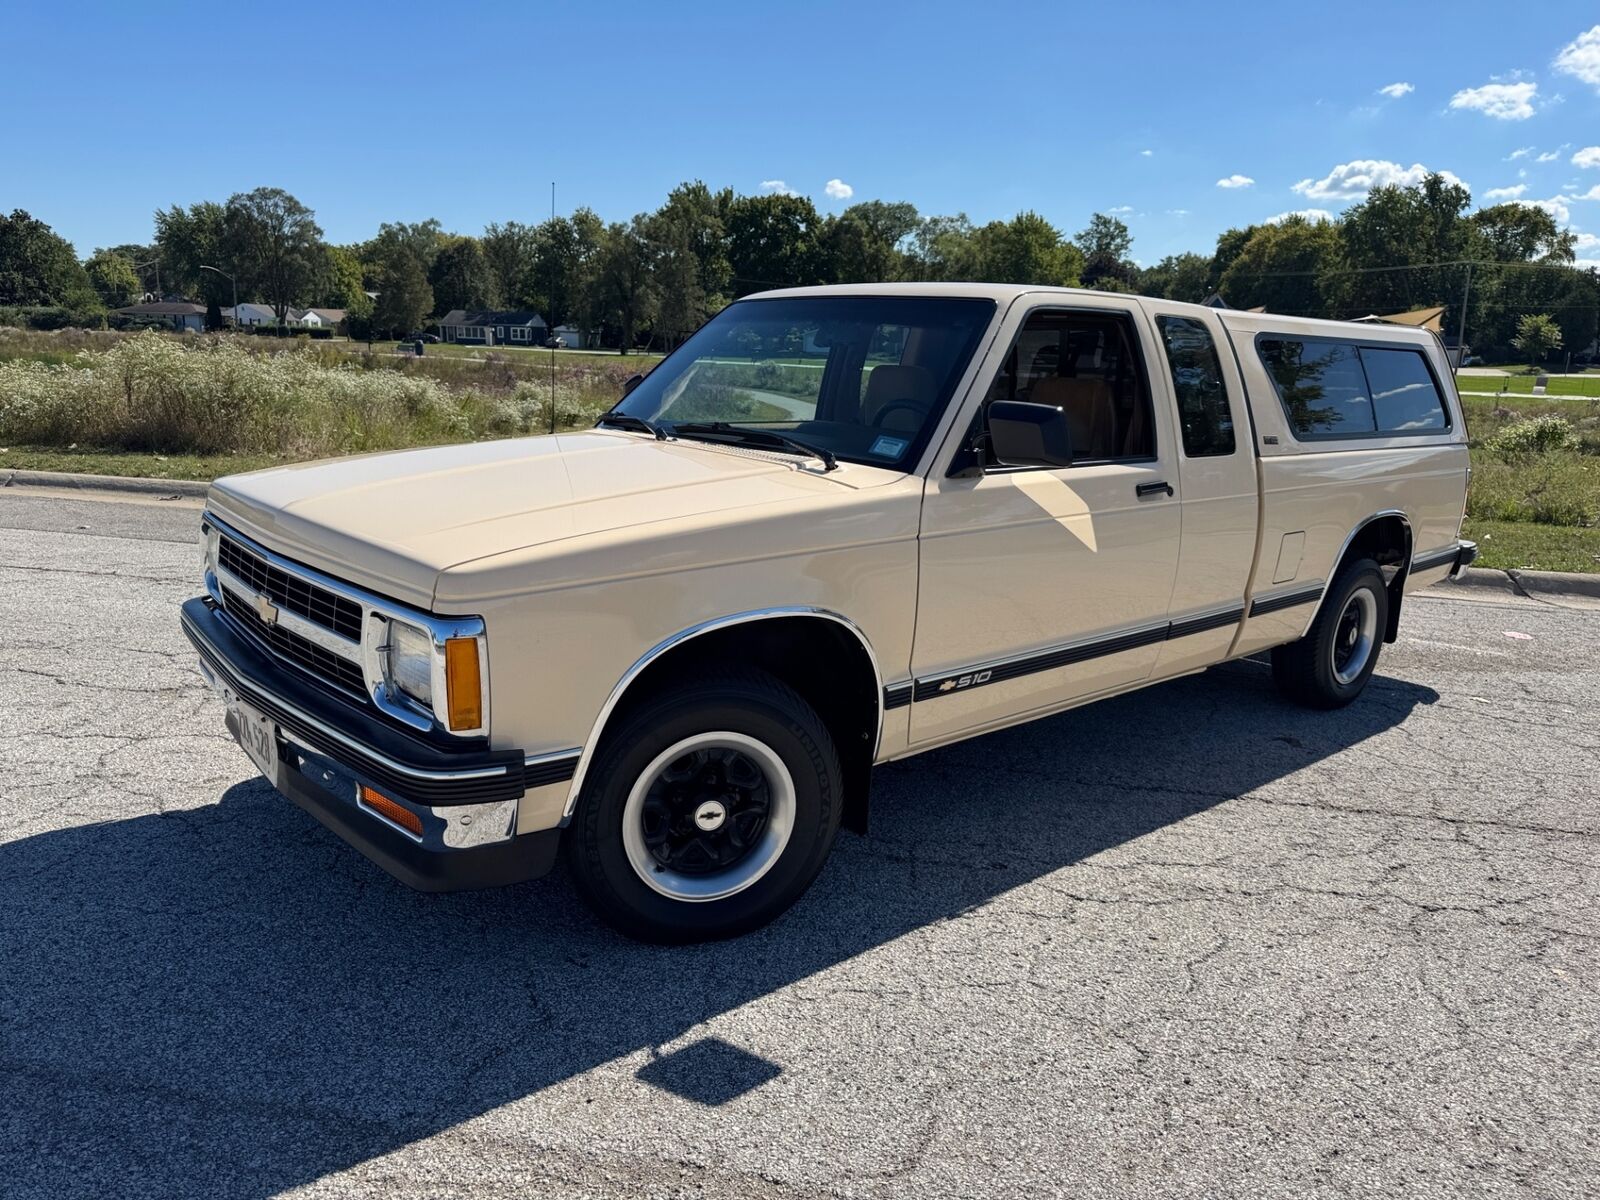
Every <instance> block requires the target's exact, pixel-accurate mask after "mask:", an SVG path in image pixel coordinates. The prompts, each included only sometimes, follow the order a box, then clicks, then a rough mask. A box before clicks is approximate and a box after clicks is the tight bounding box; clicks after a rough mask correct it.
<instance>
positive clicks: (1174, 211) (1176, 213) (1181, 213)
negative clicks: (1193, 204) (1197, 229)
mask: <svg viewBox="0 0 1600 1200" xmlns="http://www.w3.org/2000/svg"><path fill="white" fill-rule="evenodd" d="M1188 215H1189V210H1188V209H1187V208H1169V209H1167V216H1169V217H1187V216H1188Z"/></svg>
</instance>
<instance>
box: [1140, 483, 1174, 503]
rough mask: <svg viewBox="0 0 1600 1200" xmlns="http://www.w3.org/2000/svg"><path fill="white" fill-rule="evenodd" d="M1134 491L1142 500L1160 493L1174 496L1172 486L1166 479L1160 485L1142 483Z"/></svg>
mask: <svg viewBox="0 0 1600 1200" xmlns="http://www.w3.org/2000/svg"><path fill="white" fill-rule="evenodd" d="M1133 490H1134V492H1135V494H1137V495H1138V497H1139V499H1141V500H1143V499H1144V498H1145V497H1146V496H1154V495H1157V494H1158V493H1160V492H1165V493H1166V494H1167V495H1169V496H1170V495H1172V485H1171V484H1170V483H1168V482H1167V481H1166V480H1165V479H1163V480H1162V481H1161V482H1160V483H1141V484H1139V486H1138V487H1136V488H1134V489H1133Z"/></svg>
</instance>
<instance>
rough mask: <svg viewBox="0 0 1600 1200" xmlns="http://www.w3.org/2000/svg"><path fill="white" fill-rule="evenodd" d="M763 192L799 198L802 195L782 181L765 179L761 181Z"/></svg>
mask: <svg viewBox="0 0 1600 1200" xmlns="http://www.w3.org/2000/svg"><path fill="white" fill-rule="evenodd" d="M761 190H762V191H763V192H766V193H768V194H769V195H773V196H798V195H799V194H800V193H799V192H797V191H795V190H794V189H793V188H792V187H790V186H789V185H788V184H787V183H785V182H784V181H783V180H781V179H763V180H762V181H761Z"/></svg>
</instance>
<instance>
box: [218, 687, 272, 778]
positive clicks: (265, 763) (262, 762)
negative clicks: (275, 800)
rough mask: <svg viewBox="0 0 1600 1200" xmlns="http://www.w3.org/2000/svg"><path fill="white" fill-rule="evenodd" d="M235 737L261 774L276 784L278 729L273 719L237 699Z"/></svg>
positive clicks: (234, 722)
mask: <svg viewBox="0 0 1600 1200" xmlns="http://www.w3.org/2000/svg"><path fill="white" fill-rule="evenodd" d="M229 707H230V708H232V709H233V725H234V737H235V738H236V739H237V740H238V742H239V745H240V747H242V748H243V750H244V752H245V753H246V754H247V755H249V756H250V761H251V762H253V763H255V765H256V766H257V768H259V769H260V771H261V773H262V774H263V775H265V776H266V777H267V778H268V779H269V780H271V781H272V782H273V783H274V784H276V783H277V781H278V727H277V725H276V724H274V723H273V721H272V720H271V718H269V717H267V716H266V715H265V714H263V713H262V712H261V711H260V710H258V709H256V708H254V707H253V706H251V705H250V704H247V703H246V702H245V701H243V700H240V699H237V698H235V699H234V701H233V702H232V704H230V705H229Z"/></svg>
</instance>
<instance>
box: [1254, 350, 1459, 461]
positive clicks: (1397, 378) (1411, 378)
mask: <svg viewBox="0 0 1600 1200" xmlns="http://www.w3.org/2000/svg"><path fill="white" fill-rule="evenodd" d="M1256 351H1257V353H1258V354H1259V355H1260V356H1261V362H1262V365H1264V366H1265V367H1266V369H1267V374H1268V375H1269V376H1270V377H1271V378H1272V382H1273V386H1274V387H1275V388H1276V389H1277V392H1278V399H1279V400H1280V401H1281V402H1282V404H1283V411H1284V415H1285V416H1286V417H1287V418H1288V420H1289V427H1290V429H1291V430H1293V432H1294V436H1295V437H1296V439H1298V440H1300V441H1317V440H1330V439H1336V438H1352V437H1355V438H1359V437H1396V436H1404V435H1407V434H1422V433H1440V432H1444V431H1445V430H1448V429H1449V428H1450V417H1449V411H1448V410H1447V409H1446V408H1445V403H1444V396H1443V394H1442V393H1441V391H1440V388H1439V381H1438V379H1437V378H1436V377H1435V376H1434V373H1433V370H1432V368H1431V367H1430V366H1429V365H1428V361H1427V359H1426V357H1425V356H1424V355H1423V352H1422V351H1421V350H1420V349H1419V348H1417V347H1413V346H1403V345H1390V346H1376V345H1371V344H1363V343H1360V342H1355V341H1342V340H1340V339H1337V338H1320V337H1305V338H1297V337H1284V336H1280V335H1277V334H1270V335H1262V336H1259V337H1257V339H1256Z"/></svg>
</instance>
